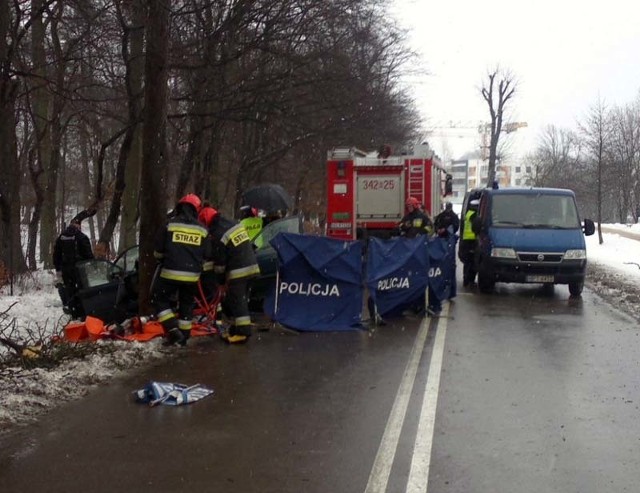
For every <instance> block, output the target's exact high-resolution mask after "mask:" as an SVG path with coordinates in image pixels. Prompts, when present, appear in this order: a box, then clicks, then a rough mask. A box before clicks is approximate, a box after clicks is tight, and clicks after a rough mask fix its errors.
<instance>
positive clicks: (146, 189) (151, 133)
mask: <svg viewBox="0 0 640 493" xmlns="http://www.w3.org/2000/svg"><path fill="white" fill-rule="evenodd" d="M146 6H147V17H146V40H147V44H146V48H147V49H146V58H145V91H144V102H145V104H144V127H143V158H142V176H141V180H140V185H141V187H140V297H139V306H140V313H150V312H151V311H152V307H151V303H150V287H151V281H152V278H153V273H154V270H155V267H156V261H155V259H154V257H153V250H154V239H155V236H156V235H157V233H158V231H159V230H160V228H161V227H162V226H163V224H164V223H165V219H166V210H167V208H166V204H167V201H166V197H167V191H166V189H165V183H166V182H165V175H166V162H165V159H164V154H165V138H166V118H167V98H168V92H167V74H168V71H167V68H168V67H167V63H168V61H167V53H168V47H169V10H170V7H171V1H170V0H147V2H146Z"/></svg>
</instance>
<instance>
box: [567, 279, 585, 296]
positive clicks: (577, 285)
mask: <svg viewBox="0 0 640 493" xmlns="http://www.w3.org/2000/svg"><path fill="white" fill-rule="evenodd" d="M583 287H584V281H579V282H570V283H569V294H571V296H576V297H577V296H580V295H581V294H582V288H583Z"/></svg>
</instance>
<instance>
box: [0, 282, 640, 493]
mask: <svg viewBox="0 0 640 493" xmlns="http://www.w3.org/2000/svg"><path fill="white" fill-rule="evenodd" d="M422 324H425V325H422ZM421 326H423V327H424V330H427V336H426V338H425V339H424V344H423V345H421V346H419V347H418V351H419V353H418V354H420V355H421V358H420V360H419V365H418V368H417V374H416V378H415V382H413V384H412V387H411V396H410V401H409V405H408V408H407V412H406V415H404V417H403V422H402V429H401V434H400V436H399V440H398V443H397V446H396V447H395V449H394V455H393V458H392V459H393V460H392V466H391V469H390V471H389V478H388V483H387V485H386V488H385V489H384V490H383V491H387V492H413V491H418V490H417V489H412V486H411V485H410V484H409V483H408V480H407V478H408V477H409V475H410V469H411V463H412V460H413V458H414V457H415V456H416V454H417V445H416V444H417V439H418V435H419V434H420V433H419V431H418V430H419V423H420V419H421V416H422V414H423V411H424V409H423V408H424V402H425V400H424V399H423V397H424V396H425V395H426V392H427V391H426V390H425V389H426V388H427V386H428V385H427V382H428V378H429V373H430V371H431V372H433V369H432V368H430V366H429V365H430V363H431V359H432V355H433V354H434V349H433V348H434V344H435V341H436V339H437V338H440V339H442V340H444V346H443V358H442V365H441V372H440V375H439V387H438V389H437V408H436V410H435V424H434V427H433V442H432V443H433V446H432V448H430V450H431V453H430V456H429V460H430V462H429V464H428V491H430V492H460V493H463V492H473V493H484V492H486V493H496V492H522V493H528V492H537V493H539V492H541V491H544V492H552V491H553V492H581V493H589V492H594V493H596V492H598V493H599V492H602V491H616V492H622V491H637V483H638V473H637V471H638V470H640V424H639V423H640V421H639V420H638V413H639V404H640V388H639V383H638V381H639V379H638V374H639V369H640V368H639V365H640V363H639V362H640V330H639V328H638V326H637V323H635V322H634V321H633V320H631V319H629V318H628V317H626V316H624V315H623V314H621V313H618V312H617V311H616V310H615V308H612V307H610V306H609V305H607V304H606V303H604V302H603V301H602V300H600V299H599V298H597V297H596V296H595V295H593V294H592V293H591V292H589V291H588V290H586V291H585V293H584V295H583V297H582V298H581V299H578V300H574V299H571V298H569V295H568V291H567V288H566V287H564V286H557V287H556V288H555V290H554V291H553V292H552V293H550V292H549V291H548V290H544V289H541V288H538V287H535V286H507V285H498V288H497V290H496V293H494V294H492V295H483V294H479V293H477V292H476V290H475V289H467V290H462V291H461V292H460V294H459V296H458V297H457V298H456V300H455V302H454V303H452V304H451V305H450V316H449V318H447V319H446V324H443V320H438V319H422V318H420V317H417V316H407V317H404V318H399V319H395V320H389V321H388V324H387V325H384V326H380V327H374V328H365V329H363V330H359V331H354V332H336V333H302V334H297V333H293V332H291V331H286V330H281V329H272V330H270V331H269V332H264V333H257V334H256V335H255V336H254V337H253V338H252V340H251V341H250V342H249V343H248V344H247V345H244V346H234V347H229V346H227V345H225V344H224V343H223V342H222V341H220V340H218V339H213V338H208V339H200V340H198V341H197V343H196V344H193V345H192V346H191V347H190V348H188V349H186V350H182V351H180V350H178V351H176V354H175V355H172V356H171V357H169V358H168V359H167V360H166V361H163V362H162V363H161V364H158V365H156V366H153V367H150V368H145V369H142V370H140V369H137V370H134V371H132V372H130V373H129V374H127V375H125V376H123V377H121V378H117V379H114V380H113V381H112V382H110V383H109V384H108V385H103V386H100V387H99V388H96V389H94V390H93V391H92V392H91V393H90V395H88V396H87V397H85V398H83V399H81V400H79V401H76V402H73V403H70V404H68V405H65V406H64V407H61V408H59V409H56V410H54V411H52V412H50V413H48V414H46V415H45V416H43V417H42V418H41V419H40V420H39V421H38V422H37V423H35V424H32V425H30V426H28V427H25V428H22V429H18V430H15V431H13V432H12V433H10V434H8V435H6V436H3V437H1V438H0V450H1V452H0V480H1V482H0V484H1V486H0V488H1V490H2V491H3V492H7V493H8V492H24V491H49V492H80V491H82V492H85V491H95V492H110V491H116V490H118V491H141V492H144V491H150V492H151V491H154V492H162V491H167V492H170V491H195V492H209V491H219V492H332V493H333V492H336V493H339V492H345V493H347V492H364V491H367V484H368V483H369V482H370V477H371V475H372V467H373V464H374V461H375V458H376V454H377V453H378V450H379V448H380V444H381V442H382V440H383V435H384V434H385V430H387V429H388V427H389V417H390V415H391V414H392V410H393V407H394V403H396V402H397V400H398V396H399V388H400V385H401V382H402V381H403V377H404V376H405V374H406V370H407V368H408V362H409V361H410V358H411V354H412V350H413V349H414V346H415V345H416V341H417V340H418V339H419V337H418V336H419V334H420V327H421ZM445 329H446V332H445ZM438 334H440V335H439V336H438ZM149 380H158V381H171V382H182V383H185V384H194V383H201V384H203V385H207V386H209V387H211V388H213V389H214V390H215V394H214V395H213V396H210V397H206V398H204V399H203V400H201V401H198V402H196V403H194V404H191V405H188V406H180V407H169V406H157V407H153V408H150V407H148V406H146V405H141V404H137V403H135V402H134V401H133V399H132V396H131V393H132V391H133V390H135V389H138V388H141V387H142V386H143V385H144V384H145V383H146V382H147V381H149ZM368 491H374V490H371V489H370V490H368ZM420 491H427V489H420Z"/></svg>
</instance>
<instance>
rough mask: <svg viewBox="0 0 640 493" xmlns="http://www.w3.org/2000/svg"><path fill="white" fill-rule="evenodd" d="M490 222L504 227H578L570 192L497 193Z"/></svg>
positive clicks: (576, 212)
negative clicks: (555, 193) (558, 193)
mask: <svg viewBox="0 0 640 493" xmlns="http://www.w3.org/2000/svg"><path fill="white" fill-rule="evenodd" d="M491 222H492V224H493V226H497V227H505V228H509V227H520V228H541V229H542V228H552V229H575V228H580V219H579V218H578V211H577V209H576V204H575V201H574V200H573V197H572V196H570V195H545V194H496V195H494V196H493V200H492V207H491Z"/></svg>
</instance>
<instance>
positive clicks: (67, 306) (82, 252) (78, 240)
mask: <svg viewBox="0 0 640 493" xmlns="http://www.w3.org/2000/svg"><path fill="white" fill-rule="evenodd" d="M81 221H82V219H80V218H79V217H78V216H76V217H74V218H73V219H72V220H71V222H70V223H69V226H67V227H66V228H65V230H64V231H63V232H62V233H61V234H60V236H58V238H57V239H56V242H55V244H54V246H53V265H54V267H55V269H56V288H58V293H59V295H60V299H61V300H62V305H63V310H64V312H65V313H69V314H71V316H73V317H74V318H81V317H83V316H84V313H83V311H82V306H81V305H80V303H79V302H78V300H77V298H76V293H77V292H78V289H79V286H78V275H77V273H76V263H77V262H79V261H81V260H89V259H92V258H93V252H92V251H91V241H90V240H89V237H88V236H87V235H85V234H84V233H83V232H82V229H81V225H80V224H81Z"/></svg>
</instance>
